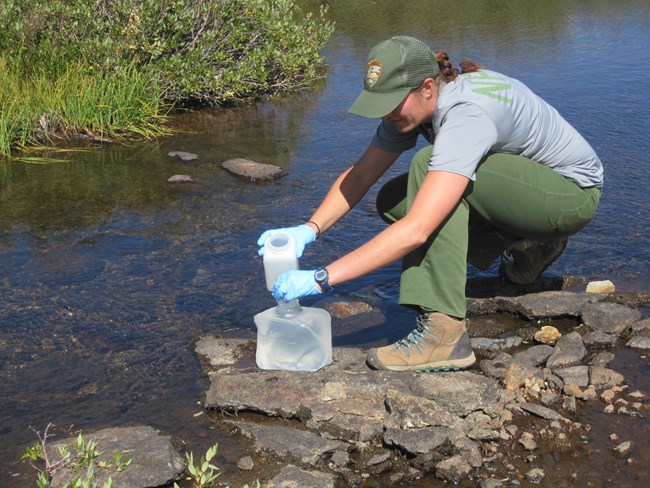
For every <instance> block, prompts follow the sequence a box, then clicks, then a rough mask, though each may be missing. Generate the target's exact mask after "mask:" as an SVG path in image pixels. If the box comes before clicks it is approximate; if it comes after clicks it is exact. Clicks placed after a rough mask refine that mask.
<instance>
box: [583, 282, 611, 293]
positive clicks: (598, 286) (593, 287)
mask: <svg viewBox="0 0 650 488" xmlns="http://www.w3.org/2000/svg"><path fill="white" fill-rule="evenodd" d="M585 291H586V292H587V293H614V292H615V291H616V287H615V286H614V283H612V282H611V281H609V280H603V281H592V282H590V283H588V284H587V288H586V290H585Z"/></svg>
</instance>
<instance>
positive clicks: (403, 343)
mask: <svg viewBox="0 0 650 488" xmlns="http://www.w3.org/2000/svg"><path fill="white" fill-rule="evenodd" d="M427 337H430V338H432V339H434V340H436V339H438V336H437V335H435V334H434V333H432V332H431V331H430V330H429V325H428V323H427V315H426V314H420V315H418V317H417V319H416V326H415V329H413V331H412V332H411V333H410V334H409V335H407V336H406V337H405V338H404V339H401V340H399V341H397V342H396V343H395V347H394V349H395V350H398V349H403V350H404V352H405V353H406V354H408V350H409V349H410V348H411V347H413V348H415V349H416V350H417V351H418V352H420V346H424V347H427V348H429V347H431V345H430V344H429V343H428V342H427V341H426V338H427Z"/></svg>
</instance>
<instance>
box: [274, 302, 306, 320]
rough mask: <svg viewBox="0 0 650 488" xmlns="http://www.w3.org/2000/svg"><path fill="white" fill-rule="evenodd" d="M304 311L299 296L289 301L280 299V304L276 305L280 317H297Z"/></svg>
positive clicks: (276, 311) (276, 312)
mask: <svg viewBox="0 0 650 488" xmlns="http://www.w3.org/2000/svg"><path fill="white" fill-rule="evenodd" d="M301 313H302V307H301V306H300V302H298V299H297V298H294V299H293V300H291V301H289V302H285V301H284V300H278V305H277V307H275V314H276V315H277V316H279V317H295V316H296V315H300V314H301Z"/></svg>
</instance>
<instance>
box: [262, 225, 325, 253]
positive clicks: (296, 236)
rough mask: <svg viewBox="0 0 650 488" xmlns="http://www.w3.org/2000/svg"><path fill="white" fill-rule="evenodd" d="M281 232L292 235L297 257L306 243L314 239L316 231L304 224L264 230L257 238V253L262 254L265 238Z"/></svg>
mask: <svg viewBox="0 0 650 488" xmlns="http://www.w3.org/2000/svg"><path fill="white" fill-rule="evenodd" d="M278 232H279V233H283V234H287V235H288V236H290V237H292V238H293V240H294V241H295V243H296V257H297V258H299V257H301V256H302V252H303V251H304V250H305V247H306V246H307V244H311V243H312V242H314V241H315V240H316V231H315V230H314V229H312V228H311V227H309V226H308V225H306V224H302V225H298V226H296V227H284V228H282V229H271V230H267V231H266V232H264V233H263V234H262V235H261V236H260V238H259V239H258V240H257V245H258V246H259V250H258V251H257V254H259V255H260V256H264V242H265V241H266V239H267V238H268V237H269V236H270V235H272V234H275V233H278Z"/></svg>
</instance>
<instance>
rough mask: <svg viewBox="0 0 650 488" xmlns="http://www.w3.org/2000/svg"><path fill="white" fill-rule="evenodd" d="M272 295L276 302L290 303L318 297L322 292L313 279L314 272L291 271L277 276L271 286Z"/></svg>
mask: <svg viewBox="0 0 650 488" xmlns="http://www.w3.org/2000/svg"><path fill="white" fill-rule="evenodd" d="M272 293H273V298H275V300H276V301H278V302H279V301H281V300H284V301H285V302H290V301H291V300H293V299H294V298H301V297H306V296H309V295H318V294H319V293H323V292H322V291H321V290H320V288H319V287H318V284H317V283H316V280H315V279H314V270H311V271H300V270H297V269H292V270H291V271H286V272H284V273H282V274H281V275H280V276H278V278H277V279H276V280H275V285H273V291H272Z"/></svg>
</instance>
